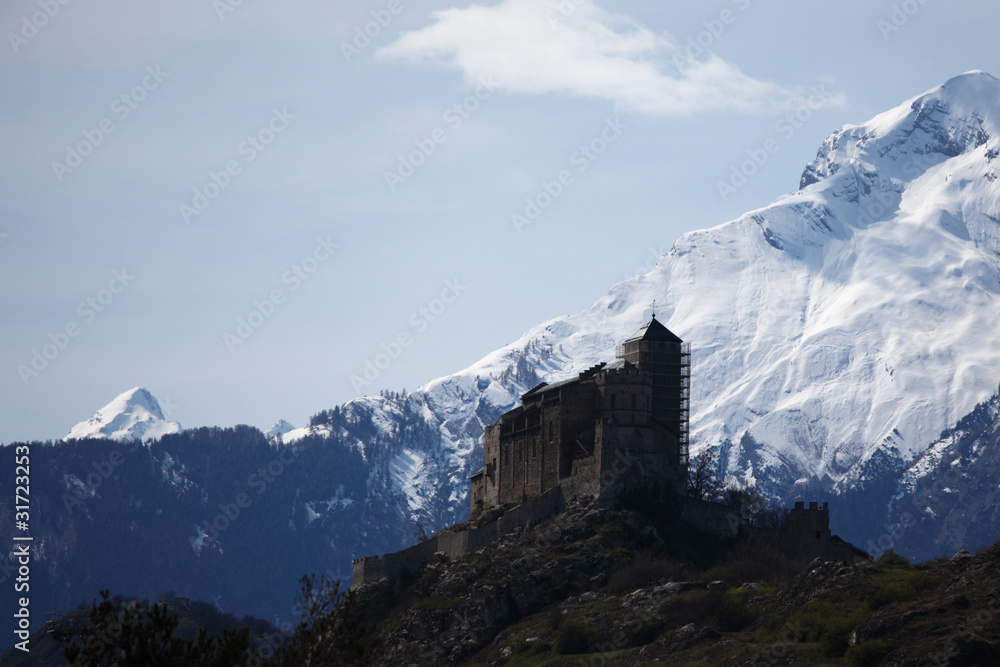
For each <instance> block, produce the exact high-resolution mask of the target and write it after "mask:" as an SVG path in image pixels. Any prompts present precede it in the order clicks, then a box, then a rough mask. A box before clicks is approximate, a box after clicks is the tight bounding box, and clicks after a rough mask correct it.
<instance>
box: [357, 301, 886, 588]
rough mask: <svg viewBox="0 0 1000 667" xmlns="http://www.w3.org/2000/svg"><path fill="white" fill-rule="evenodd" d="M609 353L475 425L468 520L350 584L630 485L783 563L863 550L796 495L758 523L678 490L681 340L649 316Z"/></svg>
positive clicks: (461, 550)
mask: <svg viewBox="0 0 1000 667" xmlns="http://www.w3.org/2000/svg"><path fill="white" fill-rule="evenodd" d="M615 357H616V358H615V361H613V362H611V363H601V364H597V365H596V366H593V367H591V368H588V369H587V370H585V371H584V372H582V373H579V374H577V375H576V376H575V377H572V378H569V379H567V380H563V381H560V382H554V383H552V384H546V383H544V382H543V383H541V384H540V385H538V386H537V387H534V388H533V389H531V390H530V391H528V392H526V393H524V394H523V395H522V396H521V405H520V406H518V407H516V408H514V409H513V410H510V411H508V412H506V413H504V414H503V415H501V416H500V418H499V419H498V420H497V422H496V423H495V424H494V425H493V426H487V427H486V429H485V432H484V434H483V466H482V468H481V469H479V470H478V471H477V472H476V473H475V474H474V475H472V477H471V479H470V489H469V502H470V516H471V518H472V519H479V521H478V522H477V523H478V524H480V525H479V526H478V527H474V526H473V525H472V522H468V523H466V524H459V525H457V526H453V527H451V528H448V529H445V530H442V531H440V532H438V533H435V534H434V535H433V536H432V537H431V538H430V539H428V540H426V541H424V542H420V543H419V544H416V545H414V546H412V547H410V548H408V549H404V550H402V551H399V552H396V553H393V554H386V555H384V556H367V557H364V558H358V559H356V560H355V561H354V581H353V586H355V587H357V586H363V585H365V584H370V583H375V582H378V581H381V580H382V579H387V578H388V579H392V578H394V577H397V576H399V575H401V574H404V573H406V572H413V571H415V570H417V569H418V568H419V567H421V566H422V565H424V564H425V563H430V562H434V561H435V560H438V561H440V560H448V559H458V558H464V557H465V556H467V555H468V554H470V553H473V552H475V551H479V550H481V549H484V548H486V547H487V546H489V545H490V544H493V543H494V542H495V541H496V540H498V539H499V538H501V537H503V536H504V535H507V534H510V533H512V532H514V531H515V530H527V529H529V528H530V527H531V526H534V525H536V524H538V523H539V522H541V521H544V520H546V519H548V518H550V517H552V516H553V515H555V514H557V513H558V512H560V511H561V510H562V509H564V508H565V506H566V505H567V503H570V502H574V501H585V500H588V499H589V500H593V501H596V502H597V503H598V504H599V505H603V506H606V507H612V506H614V505H615V504H616V503H617V501H619V500H621V499H622V498H623V495H624V494H626V493H628V492H630V491H640V492H649V491H658V492H659V493H661V494H666V495H671V496H674V497H675V498H676V499H677V501H678V508H679V509H678V511H679V514H680V518H681V520H683V521H684V522H686V523H687V524H689V525H691V526H693V527H694V528H696V529H697V530H699V531H700V532H702V533H704V534H706V535H712V536H715V537H718V538H722V539H727V540H732V539H737V538H741V537H746V538H752V539H758V540H763V541H765V542H766V543H768V544H771V545H773V546H775V547H776V548H778V549H779V550H781V551H783V552H784V553H785V554H787V555H788V556H789V557H790V558H794V559H807V560H811V559H813V558H817V557H818V558H822V559H824V560H835V561H842V562H850V561H853V560H856V559H859V558H862V559H863V558H868V557H869V556H868V554H866V553H864V552H863V551H861V550H859V549H857V548H855V547H854V546H852V545H851V544H849V543H847V542H845V541H843V540H841V539H840V538H838V537H837V536H835V535H832V534H831V532H830V510H829V505H828V504H827V503H823V504H822V506H821V505H819V503H816V502H810V503H809V506H808V507H806V506H805V503H804V502H796V503H795V507H794V508H793V509H792V510H790V511H789V513H788V515H787V517H786V518H785V521H784V524H783V525H781V526H768V527H761V526H756V525H752V523H751V522H750V521H748V520H747V519H746V518H744V517H741V516H739V514H738V513H735V512H734V510H733V508H731V507H729V506H727V505H724V504H722V503H718V502H712V501H708V500H702V499H699V498H692V497H690V496H688V494H687V490H688V489H687V485H688V415H689V405H688V401H689V395H690V394H689V392H690V382H691V351H690V347H689V346H688V344H687V343H685V342H684V341H682V340H681V339H680V338H679V337H677V336H676V335H675V334H674V333H672V332H671V331H670V330H669V329H667V328H666V327H665V326H663V325H662V324H661V323H660V322H659V321H658V320H657V319H656V316H655V314H654V315H653V317H652V318H651V319H650V321H649V322H648V323H647V324H646V325H645V326H643V327H642V328H641V329H639V331H637V332H636V333H635V334H634V335H632V336H631V337H630V338H628V339H627V340H626V341H625V342H624V344H622V345H620V346H618V348H617V349H616V354H615Z"/></svg>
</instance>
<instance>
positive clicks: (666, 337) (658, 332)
mask: <svg viewBox="0 0 1000 667" xmlns="http://www.w3.org/2000/svg"><path fill="white" fill-rule="evenodd" d="M637 340H659V341H665V342H667V343H683V342H684V341H682V340H681V339H680V338H678V337H677V335H676V334H674V333H673V332H672V331H670V329H668V328H666V327H665V326H663V325H662V324H660V321H659V320H657V319H656V316H655V315H654V316H653V318H652V319H651V320H649V324H647V325H646V326H644V327H643V328H641V329H639V330H638V331H636V332H635V333H634V334H632V335H631V336H630V337H629V339H628V340H626V341H625V342H626V343H630V342H632V341H637Z"/></svg>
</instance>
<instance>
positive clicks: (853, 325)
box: [286, 72, 1000, 523]
mask: <svg viewBox="0 0 1000 667" xmlns="http://www.w3.org/2000/svg"><path fill="white" fill-rule="evenodd" d="M998 155H1000V81H998V80H997V79H996V78H994V77H992V76H990V75H988V74H985V73H982V72H969V73H967V74H964V75H961V76H958V77H955V78H953V79H951V80H949V81H948V82H946V83H945V84H944V85H942V86H939V87H937V88H934V89H932V90H930V91H928V92H926V93H924V94H923V95H920V96H917V97H915V98H913V99H911V100H908V101H906V102H905V103H903V104H901V105H900V106H899V107H897V108H895V109H892V110H890V111H888V112H886V113H883V114H880V115H879V116H877V117H875V118H873V119H872V120H870V121H868V122H866V123H863V124H860V125H848V126H844V127H842V128H841V129H840V130H838V131H836V132H834V133H833V134H832V135H830V137H829V138H827V140H826V141H825V142H824V143H823V145H822V146H821V147H820V149H819V152H818V154H817V156H816V158H815V159H814V160H813V161H812V162H811V163H810V164H809V165H808V166H807V167H806V168H805V170H804V172H803V174H802V178H801V181H800V183H799V189H798V190H797V191H796V192H793V193H792V194H789V195H786V196H783V197H781V198H779V199H778V200H777V201H775V202H773V203H772V204H770V205H768V206H765V207H763V208H760V209H758V210H755V211H750V212H748V213H746V214H745V215H743V216H741V217H740V218H738V219H736V220H733V221H730V222H727V223H725V224H723V225H720V226H718V227H715V228H713V229H708V230H703V231H697V232H692V233H689V234H686V235H685V236H683V237H681V238H680V239H679V240H678V241H677V242H676V243H675V244H674V246H673V248H672V249H671V250H670V251H669V253H668V254H666V255H665V256H664V257H663V258H662V259H661V260H660V262H659V263H658V265H657V266H656V267H655V268H654V269H653V270H652V271H650V272H648V273H646V274H645V275H642V276H639V277H637V278H634V279H632V280H628V281H625V282H622V283H619V284H618V285H615V286H614V287H613V288H612V289H611V290H610V291H609V292H608V293H607V294H606V295H605V296H603V297H602V298H600V299H599V300H598V301H597V302H596V303H594V304H593V305H592V306H591V307H590V308H588V309H587V310H585V311H583V312H581V313H577V314H575V315H571V316H567V317H560V318H557V319H554V320H551V321H549V322H545V323H543V324H541V325H539V326H537V327H535V328H534V329H532V330H530V331H528V332H527V333H525V334H524V335H523V336H522V337H521V338H520V339H519V340H517V341H515V342H513V343H511V344H510V345H507V346H506V347H504V348H502V349H500V350H497V351H496V352H494V353H492V354H490V355H488V356H487V357H485V358H484V359H483V360H481V361H480V362H478V363H476V364H474V365H473V366H470V367H469V368H467V369H465V370H463V371H460V372H458V373H455V374H454V375H450V376H448V377H444V378H441V379H438V380H434V381H433V382H430V383H428V384H427V385H424V386H423V387H421V388H420V389H418V390H417V391H415V392H413V393H412V394H409V395H408V396H405V397H397V398H395V399H386V398H384V397H377V398H374V397H373V398H361V399H357V400H355V401H352V402H351V403H350V404H348V406H345V407H351V408H352V409H354V410H356V411H359V412H363V413H365V414H370V420H371V423H372V424H373V425H375V426H376V427H377V429H378V430H379V431H380V432H381V433H391V432H392V430H393V428H394V424H395V422H396V419H395V416H394V415H395V414H396V413H397V412H398V411H399V409H400V405H401V404H402V403H404V402H405V403H407V404H409V405H410V406H411V408H412V409H413V410H414V411H416V412H418V413H420V414H422V415H423V417H424V418H425V419H426V420H427V423H428V425H429V426H430V427H431V429H432V430H438V431H439V432H440V433H441V434H442V439H441V441H440V442H439V443H434V445H433V446H430V445H428V444H427V443H423V442H411V443H407V444H404V445H403V446H402V447H400V449H399V450H398V451H396V452H394V453H393V457H394V458H393V461H394V464H393V466H392V470H393V471H394V472H393V483H394V485H395V487H396V488H397V489H399V490H401V491H403V492H404V493H405V494H406V495H407V497H408V498H409V499H410V507H411V509H412V510H413V511H414V513H415V515H419V514H420V512H421V511H427V510H428V509H429V508H431V507H436V508H437V510H438V511H440V510H443V509H444V508H446V507H448V508H454V507H455V506H456V505H457V506H458V507H459V508H461V509H460V510H459V512H460V511H461V510H462V509H464V503H465V498H466V495H465V494H466V492H467V481H466V477H467V473H468V472H469V471H470V469H472V468H475V467H476V466H477V464H478V463H479V462H480V459H479V457H480V456H481V454H480V449H479V442H478V441H479V438H480V437H481V434H482V429H483V426H484V424H488V423H491V422H492V421H493V420H495V419H496V417H497V415H499V414H500V413H502V412H503V411H504V410H506V409H509V408H510V407H512V406H513V405H515V404H516V402H517V401H518V400H519V395H520V393H521V392H523V391H525V390H527V389H528V388H530V386H532V385H533V384H535V383H536V382H538V381H541V380H546V381H550V380H552V379H553V378H559V377H564V376H567V375H569V374H572V373H576V372H578V371H581V370H583V369H585V368H587V367H588V366H590V365H592V364H594V363H597V362H599V361H606V360H611V359H613V358H614V346H615V344H616V343H620V342H621V341H622V340H624V338H626V337H627V336H628V335H629V334H631V333H633V332H634V331H635V330H636V329H638V328H639V327H640V326H641V325H642V324H644V323H645V321H646V320H648V318H649V315H650V304H651V303H652V302H653V300H654V299H655V301H656V304H657V316H658V318H659V319H661V320H662V321H664V322H665V324H667V326H669V327H670V329H671V330H672V331H674V332H676V333H677V334H678V335H680V336H681V337H682V338H683V339H684V340H686V341H688V342H690V343H691V346H692V397H691V408H692V417H691V420H692V448H693V450H694V451H698V450H699V449H701V448H704V447H718V448H719V449H720V451H721V453H722V464H723V467H724V469H725V472H726V473H727V474H728V475H730V476H732V477H735V478H738V479H739V480H743V481H747V482H753V483H756V484H757V485H758V487H759V488H761V489H762V490H763V491H765V492H766V493H768V494H769V495H771V496H772V497H773V498H777V499H781V500H784V501H786V502H787V501H788V500H790V499H791V498H792V497H794V496H796V494H799V493H802V492H803V491H805V490H806V489H808V490H809V492H810V493H815V492H817V491H827V492H829V491H833V490H837V491H845V490H848V489H851V488H854V487H856V486H858V485H859V484H863V483H864V482H865V478H866V475H868V474H870V473H871V470H872V467H873V466H874V465H875V463H873V462H879V465H880V466H882V468H884V467H885V465H887V464H885V461H886V460H888V461H891V462H893V465H905V464H908V463H909V462H910V461H912V460H913V459H914V457H916V456H918V455H919V454H920V453H921V452H923V451H924V450H925V449H926V448H927V447H928V446H929V445H930V444H931V443H932V442H933V441H934V440H935V439H936V438H937V437H938V434H940V433H941V432H942V431H943V430H945V429H948V428H950V427H952V426H954V425H955V424H956V423H957V422H958V421H959V420H960V419H961V418H962V417H964V416H965V415H967V414H969V413H970V412H971V411H972V410H973V409H974V408H975V407H976V405H977V404H979V403H981V402H983V401H986V400H988V399H989V398H990V397H991V396H993V395H994V394H995V393H996V391H997V384H998V381H1000V340H998V339H997V338H996V335H995V332H997V331H998V330H1000V308H998V300H997V297H998V295H1000V183H998V167H1000V162H996V158H997V156H998ZM324 428H325V426H324V425H323V424H313V425H310V426H308V427H306V428H304V429H300V430H299V431H295V432H292V433H289V434H288V435H287V436H286V438H289V439H294V438H295V437H300V436H301V435H303V434H306V433H320V434H321V433H323V432H324ZM452 511H454V510H452ZM435 523H437V522H435Z"/></svg>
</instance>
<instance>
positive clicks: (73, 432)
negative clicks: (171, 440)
mask: <svg viewBox="0 0 1000 667" xmlns="http://www.w3.org/2000/svg"><path fill="white" fill-rule="evenodd" d="M180 431H181V425H180V424H178V423H177V422H175V421H169V420H167V419H166V417H164V416H163V411H162V410H161V409H160V403H159V401H157V400H156V398H155V397H154V396H153V395H152V394H151V393H149V392H148V391H146V390H145V389H143V388H142V387H133V388H132V389H129V390H128V391H126V392H125V393H123V394H119V395H118V396H116V397H115V399H114V400H112V401H111V402H110V403H108V404H107V405H105V406H104V407H103V408H101V409H100V410H98V411H97V412H96V413H95V414H94V416H93V417H91V418H90V419H88V420H86V421H82V422H80V423H79V424H77V425H76V426H74V427H73V428H72V429H70V432H69V434H67V435H66V438H65V439H66V440H71V439H82V438H110V439H112V440H147V439H153V440H157V439H159V438H161V437H163V436H164V435H167V434H168V433H179V432H180Z"/></svg>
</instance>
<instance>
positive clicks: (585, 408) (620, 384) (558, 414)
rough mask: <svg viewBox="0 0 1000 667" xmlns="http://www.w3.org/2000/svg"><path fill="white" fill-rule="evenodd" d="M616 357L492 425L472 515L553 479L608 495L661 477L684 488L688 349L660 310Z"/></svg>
mask: <svg viewBox="0 0 1000 667" xmlns="http://www.w3.org/2000/svg"><path fill="white" fill-rule="evenodd" d="M617 356H618V358H617V359H616V360H615V361H614V362H612V363H602V364H598V365H597V366H594V367H592V368H589V369H588V370H586V371H584V372H583V373H580V374H579V375H578V376H577V377H575V378H572V379H569V380H565V381H562V382H556V383H554V384H545V383H542V384H541V385H539V386H537V387H535V388H534V389H532V390H531V391H529V392H527V393H525V394H524V395H523V396H522V397H521V405H520V406H519V407H517V408H514V409H513V410H511V411H509V412H507V413H505V414H504V415H502V416H501V417H500V419H499V420H498V421H497V423H496V424H495V425H493V426H488V427H487V428H486V432H485V434H484V436H483V458H484V466H483V468H482V470H480V471H479V472H477V473H476V474H475V475H473V476H472V479H471V493H470V503H471V512H472V516H473V517H475V516H478V515H479V514H480V513H481V512H482V511H484V510H485V509H488V508H490V507H494V506H497V505H504V504H507V503H521V502H524V501H525V500H528V499H530V498H534V497H537V496H539V495H541V494H542V493H544V492H546V491H548V490H549V489H553V488H556V487H562V489H563V491H564V493H565V495H566V497H567V498H568V499H572V498H574V497H583V496H590V497H594V498H597V499H599V500H606V501H612V500H613V499H614V498H616V497H618V496H619V495H620V494H621V493H622V492H623V491H625V490H628V489H632V488H640V487H648V486H651V485H654V484H656V485H659V486H660V487H661V488H665V489H670V490H673V491H675V492H676V493H678V494H680V495H683V494H684V493H685V491H686V485H687V432H688V426H687V423H688V403H687V401H688V391H689V382H690V352H689V349H688V347H687V346H686V345H685V344H684V342H683V341H681V339H680V338H678V337H677V336H675V335H674V334H673V333H671V332H670V331H669V330H668V329H667V328H666V327H664V326H663V325H662V324H660V323H659V322H658V321H657V320H656V318H655V317H654V318H652V319H651V320H650V322H649V323H648V324H647V325H646V326H644V327H643V328H642V329H640V330H639V331H638V332H637V333H636V334H635V335H634V336H632V337H631V338H629V339H628V340H627V341H625V344H624V345H622V346H620V347H619V349H618V354H617Z"/></svg>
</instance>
